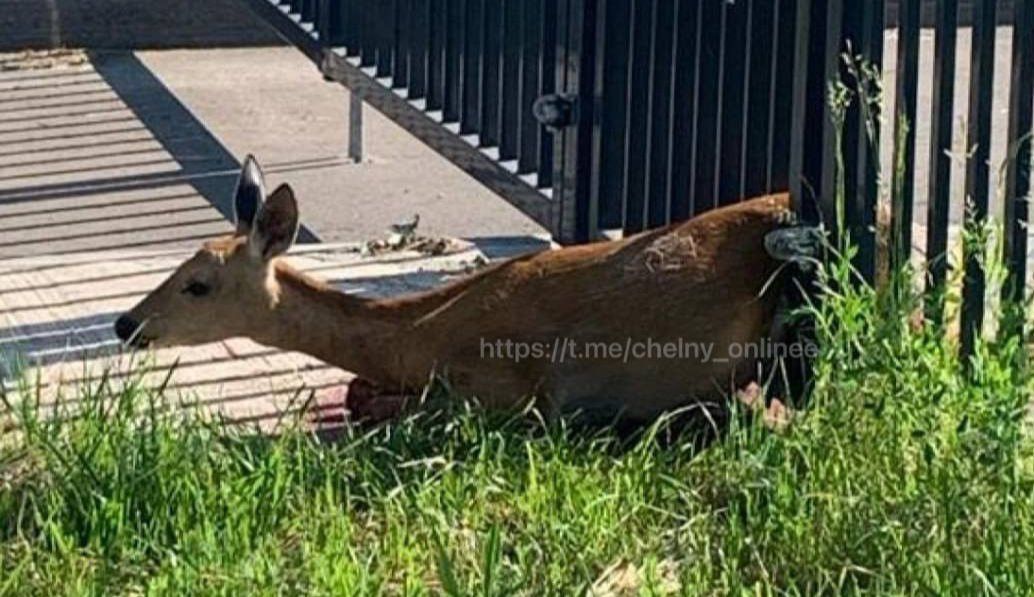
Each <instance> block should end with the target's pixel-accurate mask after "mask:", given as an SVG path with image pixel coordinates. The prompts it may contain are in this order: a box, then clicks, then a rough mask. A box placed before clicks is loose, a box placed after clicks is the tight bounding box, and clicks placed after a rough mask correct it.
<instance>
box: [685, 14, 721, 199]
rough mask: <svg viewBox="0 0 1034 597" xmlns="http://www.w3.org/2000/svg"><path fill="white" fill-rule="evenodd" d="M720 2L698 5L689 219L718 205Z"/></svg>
mask: <svg viewBox="0 0 1034 597" xmlns="http://www.w3.org/2000/svg"><path fill="white" fill-rule="evenodd" d="M724 14H725V11H724V10H722V3H720V2H710V1H707V2H701V3H700V19H699V21H698V22H697V39H698V44H699V46H698V49H697V77H696V83H695V85H694V87H695V88H696V89H695V97H694V102H693V103H694V106H695V108H696V114H695V116H694V121H695V122H696V134H695V135H694V142H693V158H692V160H691V163H692V164H693V168H694V170H695V172H694V177H693V210H692V212H691V213H690V214H689V215H691V216H694V215H697V214H700V213H703V212H705V211H707V210H709V209H712V208H714V207H715V206H716V205H717V204H718V196H717V193H718V181H717V178H716V174H717V169H718V162H719V160H718V143H717V139H718V135H719V132H720V128H719V126H718V124H719V118H720V116H721V112H720V111H719V105H718V102H719V99H720V98H719V93H718V89H719V87H721V78H720V77H721V58H722V37H723V35H722V34H723V31H724V29H725V27H724V23H723V22H722V17H723V16H724Z"/></svg>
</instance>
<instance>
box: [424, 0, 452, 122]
mask: <svg viewBox="0 0 1034 597" xmlns="http://www.w3.org/2000/svg"><path fill="white" fill-rule="evenodd" d="M447 2H448V0H431V13H430V16H431V19H430V30H431V34H430V36H431V44H430V52H429V56H430V57H429V59H428V61H427V62H428V67H427V109H428V110H442V108H443V107H444V106H445V35H446V30H447V28H448V22H447V20H446V17H447V16H448V11H447V10H446V3H447Z"/></svg>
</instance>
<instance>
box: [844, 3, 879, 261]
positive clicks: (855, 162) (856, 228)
mask: <svg viewBox="0 0 1034 597" xmlns="http://www.w3.org/2000/svg"><path fill="white" fill-rule="evenodd" d="M831 4H832V2H831ZM883 9H884V6H883V0H869V1H866V2H844V3H843V39H844V40H845V46H844V48H843V50H844V51H848V50H850V51H851V52H852V53H854V54H855V55H856V56H860V58H861V60H862V61H864V63H867V64H868V65H870V66H872V67H874V68H875V69H876V72H880V71H881V70H882V65H883V18H884V13H883ZM858 67H859V68H861V67H862V65H861V64H859V65H858ZM856 76H860V77H861V78H862V79H863V80H862V81H857V80H855V77H853V76H852V75H851V74H849V73H847V72H842V77H843V80H844V81H846V82H847V84H848V85H852V86H858V85H862V86H868V85H870V84H871V82H868V81H865V80H864V78H865V75H864V74H857V75H856ZM860 92H861V93H863V94H864V93H867V91H865V90H860ZM873 92H875V90H874V89H873ZM870 99H871V98H866V97H855V98H854V101H852V102H851V105H850V107H849V108H848V110H847V118H846V121H845V124H844V147H843V155H844V164H845V169H844V187H845V189H846V196H845V202H846V205H845V208H846V209H845V213H846V215H847V225H848V227H849V230H850V235H851V240H852V241H853V242H854V243H855V245H856V246H857V249H858V253H857V257H856V259H855V266H856V267H857V269H858V271H859V273H860V274H861V275H862V277H863V278H865V279H866V280H869V281H874V280H875V278H876V204H877V201H878V200H879V196H878V194H879V188H878V180H879V177H878V172H879V150H878V148H879V144H880V137H879V124H878V122H879V118H880V115H879V114H878V113H876V110H878V109H879V108H878V106H877V105H875V104H874V103H871V102H870V101H869V100H870Z"/></svg>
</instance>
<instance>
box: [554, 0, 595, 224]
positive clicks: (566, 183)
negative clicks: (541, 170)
mask: <svg viewBox="0 0 1034 597" xmlns="http://www.w3.org/2000/svg"><path fill="white" fill-rule="evenodd" d="M598 2H599V0H558V2H557V21H556V22H557V31H558V37H557V56H556V77H557V92H558V93H560V94H562V95H563V96H564V97H568V98H572V99H573V101H574V102H575V110H574V115H575V121H574V123H573V124H572V125H571V126H568V127H565V128H563V129H562V130H561V132H560V133H558V134H556V135H554V138H555V144H556V154H555V155H556V156H557V159H556V160H555V168H554V171H555V174H554V179H553V181H554V184H555V187H554V200H558V201H559V205H560V209H561V212H560V221H559V227H558V228H559V231H560V235H559V236H560V240H561V242H567V243H571V242H586V241H588V240H591V239H593V238H595V237H596V232H597V230H596V222H597V218H596V214H597V209H598V207H597V205H598V204H597V198H596V197H593V196H592V194H591V192H590V190H591V185H589V184H586V183H587V182H588V181H590V180H592V176H593V172H592V171H593V168H594V167H598V163H597V164H595V165H594V164H593V163H592V159H591V158H592V139H593V120H594V117H595V109H594V106H593V94H594V91H595V72H596V69H595V68H594V65H595V64H596V26H597V16H598V15H597V8H598Z"/></svg>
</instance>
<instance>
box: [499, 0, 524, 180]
mask: <svg viewBox="0 0 1034 597" xmlns="http://www.w3.org/2000/svg"><path fill="white" fill-rule="evenodd" d="M524 1H525V0H503V77H502V79H503V80H502V85H503V87H502V91H501V92H500V103H501V105H500V112H501V113H500V123H501V124H500V134H499V157H500V159H503V160H513V159H516V158H517V148H518V147H519V146H520V132H521V127H520V116H521V109H520V99H521V80H522V74H521V64H522V58H523V52H522V50H521V44H522V43H523V41H524V39H523V36H522V35H521V27H520V23H521V12H522V11H521V5H522V4H523V3H524Z"/></svg>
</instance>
